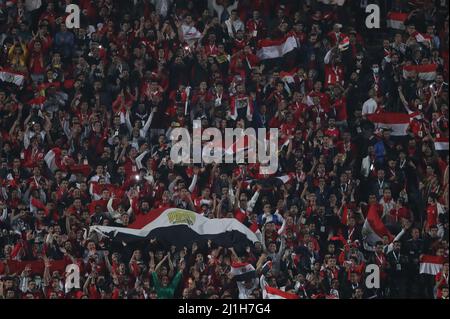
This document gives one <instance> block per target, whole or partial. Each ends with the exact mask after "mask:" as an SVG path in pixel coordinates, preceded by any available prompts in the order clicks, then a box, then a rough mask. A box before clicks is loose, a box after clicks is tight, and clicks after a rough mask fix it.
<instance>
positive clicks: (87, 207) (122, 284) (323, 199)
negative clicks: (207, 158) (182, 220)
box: [0, 0, 449, 299]
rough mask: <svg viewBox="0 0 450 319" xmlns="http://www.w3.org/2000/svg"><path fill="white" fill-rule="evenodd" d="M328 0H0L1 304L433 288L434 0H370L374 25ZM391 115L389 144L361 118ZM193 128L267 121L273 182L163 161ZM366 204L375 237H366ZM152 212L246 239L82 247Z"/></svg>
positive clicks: (438, 239)
mask: <svg viewBox="0 0 450 319" xmlns="http://www.w3.org/2000/svg"><path fill="white" fill-rule="evenodd" d="M70 2H72V3H76V4H78V5H79V6H80V8H81V25H80V28H74V29H67V27H66V24H65V20H66V16H67V13H66V12H65V6H66V5H67V4H68V3H70ZM329 2H330V1H312V0H311V1H289V0H285V1H282V0H280V1H272V0H265V1H258V0H252V1H250V0H247V1H244V0H240V1H237V0H234V1H233V0H222V1H219V0H212V1H211V0H210V1H207V0H203V1H202V0H197V1H180V0H153V1H151V0H135V1H131V0H128V1H126V0H121V1H118V0H117V1H114V0H99V1H89V0H80V1H48V0H42V1H40V0H37V1H23V0H9V1H6V0H0V44H1V51H0V130H1V134H0V149H1V150H0V152H1V167H0V187H1V192H0V246H1V252H0V279H1V280H0V298H6V299H12V298H23V299H32V298H58V299H62V298H89V299H101V298H103V299H108V298H112V299H119V298H128V299H131V298H136V299H156V298H185V299H187V298H209V299H214V298H220V299H226V298H241V299H252V298H263V297H267V290H266V286H265V285H268V286H270V287H273V288H276V289H279V290H280V291H284V292H287V293H290V294H295V295H296V296H297V297H298V298H306V299H313V298H339V299H345V298H355V299H358V298H436V299H448V271H449V269H448V267H449V264H448V248H449V245H448V236H449V235H448V207H449V205H448V195H449V194H448V174H449V171H448V154H447V153H448V84H447V82H446V81H448V36H449V34H448V32H449V24H448V23H449V21H448V12H447V10H448V2H446V1H418V0H417V1H408V2H407V1H386V2H388V4H385V5H382V6H381V14H382V18H383V20H382V21H381V29H378V30H369V29H367V28H366V27H365V22H364V21H365V17H366V15H367V14H366V13H365V10H364V7H363V6H361V4H362V3H364V1H337V4H329ZM379 2H380V1H379ZM392 12H396V13H399V14H398V16H401V17H403V18H402V19H403V20H395V19H394V16H393V15H391V16H390V17H392V19H391V20H390V21H391V22H392V21H394V20H395V21H396V22H398V21H400V22H399V23H402V24H403V26H404V28H400V29H396V28H393V27H392V26H393V23H391V24H390V25H387V24H386V21H385V20H386V17H387V16H388V13H392ZM288 37H294V38H295V41H296V44H295V45H294V49H293V50H292V51H290V52H288V53H286V54H284V55H283V56H281V57H279V58H276V59H262V58H261V56H260V55H258V52H259V50H260V49H261V40H263V41H265V40H267V39H272V40H274V41H275V40H280V39H286V38H288ZM344 39H348V43H347V44H346V43H344V42H343V40H344ZM428 65H433V66H434V68H432V69H431V71H429V70H428V69H426V68H425V67H423V66H428ZM427 70H428V71H427ZM424 72H425V73H426V72H431V73H432V74H431V75H430V74H428V73H427V74H425V73H424ZM187 87H190V88H191V89H190V92H189V90H186V88H187ZM188 92H189V93H188ZM242 100H245V101H249V102H248V103H247V105H245V103H244V104H242V103H238V102H239V101H242ZM249 104H251V112H248V110H246V107H247V108H249V107H250V106H249ZM391 113H396V114H397V115H398V114H401V116H399V118H404V116H406V115H408V116H410V121H409V123H407V125H406V128H405V130H406V133H405V134H404V135H402V134H394V133H397V132H395V130H396V129H397V128H398V126H401V125H402V124H404V123H393V122H391V123H390V124H393V125H391V126H392V130H389V129H383V128H380V127H379V125H377V121H376V120H374V119H378V118H382V117H383V114H391ZM374 115H375V116H376V117H374ZM194 119H201V121H202V127H203V129H204V128H206V127H217V128H219V129H220V130H222V131H223V130H224V129H225V128H227V127H236V126H239V127H254V128H260V127H265V128H270V127H273V128H279V132H280V152H279V154H278V157H279V168H278V171H277V173H276V174H274V175H273V176H263V175H261V174H260V173H259V170H258V167H259V165H258V164H248V165H234V164H214V165H212V164H209V165H179V164H174V163H173V161H171V159H170V147H171V141H170V140H169V134H170V131H171V129H173V128H176V127H187V128H189V129H190V130H192V121H193V120H194ZM394 122H395V121H394ZM445 143H446V144H445ZM445 145H446V146H445ZM49 156H50V157H51V158H52V160H50V161H49V160H48V159H49ZM274 176H278V177H280V176H290V178H289V180H288V181H287V182H286V183H270V182H267V181H270V178H271V177H272V178H273V177H274ZM371 205H376V207H377V213H378V214H379V218H380V219H381V220H382V223H383V224H384V225H385V227H386V228H387V229H388V230H389V234H388V235H385V236H381V241H377V242H376V243H372V244H369V242H368V241H367V240H366V236H367V234H366V233H365V231H363V229H364V227H363V225H364V223H365V222H366V217H367V215H368V211H369V208H370V207H372V206H371ZM170 207H178V208H183V209H188V210H192V211H196V212H197V213H198V214H202V215H203V216H206V217H208V218H227V217H231V218H237V219H238V220H239V221H240V222H242V223H243V224H244V225H246V226H247V227H249V228H250V229H252V230H253V231H254V232H258V233H259V232H260V236H261V238H262V240H261V243H257V244H255V245H250V246H248V247H246V248H245V249H244V250H242V251H238V250H237V249H236V250H235V249H233V248H232V247H220V246H218V245H216V244H215V243H214V242H211V241H208V242H207V243H204V242H203V243H200V242H199V243H193V244H192V245H191V244H189V245H187V246H186V247H176V246H172V247H164V246H163V245H161V243H159V242H158V238H152V239H151V240H150V241H149V242H146V243H143V244H142V245H141V246H140V247H139V248H136V247H124V246H122V247H121V246H120V245H119V246H114V245H112V243H111V242H109V241H107V240H105V241H93V240H91V239H90V238H89V235H88V234H89V226H92V225H109V226H118V227H127V226H128V225H129V224H130V223H132V222H133V221H134V220H135V219H136V218H137V217H138V216H139V215H142V214H151V213H152V210H153V209H157V208H170ZM375 231H376V230H375ZM424 256H427V258H429V260H431V264H430V265H431V266H430V267H434V266H436V265H438V270H437V271H431V272H429V271H427V270H425V271H422V268H423V265H424V264H425V259H424ZM72 263H74V264H77V265H78V266H79V268H80V270H81V275H80V280H81V286H80V288H79V289H71V290H70V291H68V290H66V289H65V277H66V275H67V273H66V272H65V270H66V266H67V265H69V264H72ZM239 263H240V264H243V265H247V264H248V263H249V264H251V265H252V267H253V268H254V270H255V272H256V274H255V276H254V278H253V279H250V280H246V281H237V280H236V279H235V278H234V276H233V274H234V272H233V271H231V269H232V267H231V266H232V265H233V264H234V265H236V264H239ZM370 264H376V265H378V266H379V267H380V268H379V269H380V287H379V288H376V287H375V288H374V287H370V286H368V285H367V284H366V276H367V275H368V273H366V265H370Z"/></svg>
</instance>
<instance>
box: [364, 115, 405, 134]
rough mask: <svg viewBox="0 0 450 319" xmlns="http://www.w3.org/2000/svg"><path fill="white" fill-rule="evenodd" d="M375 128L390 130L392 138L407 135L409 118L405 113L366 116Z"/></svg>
mask: <svg viewBox="0 0 450 319" xmlns="http://www.w3.org/2000/svg"><path fill="white" fill-rule="evenodd" d="M367 119H368V120H369V121H371V122H372V123H373V124H374V125H375V128H377V129H378V128H382V129H390V130H391V131H392V132H391V134H392V135H393V136H404V135H407V132H408V127H409V123H410V121H411V116H410V115H408V114H405V113H389V112H385V113H373V114H369V115H367Z"/></svg>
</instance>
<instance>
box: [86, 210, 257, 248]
mask: <svg viewBox="0 0 450 319" xmlns="http://www.w3.org/2000/svg"><path fill="white" fill-rule="evenodd" d="M89 235H90V236H92V238H93V239H95V238H96V237H97V239H98V240H101V239H102V238H109V239H110V240H112V241H113V242H118V243H125V244H128V243H139V242H142V241H145V240H148V239H151V238H156V239H157V240H158V242H159V243H161V244H162V245H167V246H170V245H175V246H177V247H185V246H188V245H190V244H192V243H193V242H197V243H199V242H204V243H206V242H207V241H208V240H212V241H213V242H214V243H216V244H217V245H219V246H222V247H235V248H236V247H241V248H245V247H247V246H248V245H251V244H254V243H255V242H257V241H258V238H257V237H256V235H255V233H254V232H252V231H251V230H250V229H249V228H248V227H246V226H245V225H244V224H242V223H241V222H239V221H238V220H237V219H235V218H218V219H209V218H206V217H203V216H202V215H200V214H198V213H196V212H193V211H189V210H184V209H179V208H169V209H166V208H160V209H155V210H152V211H150V212H149V213H148V214H145V215H139V216H137V218H136V221H135V222H133V223H132V224H130V225H129V227H128V228H125V227H109V226H91V227H90V229H89Z"/></svg>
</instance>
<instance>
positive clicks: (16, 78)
mask: <svg viewBox="0 0 450 319" xmlns="http://www.w3.org/2000/svg"><path fill="white" fill-rule="evenodd" d="M0 80H1V81H3V82H8V83H12V84H15V85H17V86H22V84H23V83H24V82H25V76H24V75H23V74H20V73H16V72H12V71H7V70H4V69H2V70H0Z"/></svg>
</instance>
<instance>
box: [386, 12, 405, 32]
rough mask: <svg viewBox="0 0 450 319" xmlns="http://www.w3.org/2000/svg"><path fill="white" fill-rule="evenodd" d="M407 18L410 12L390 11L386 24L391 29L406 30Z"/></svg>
mask: <svg viewBox="0 0 450 319" xmlns="http://www.w3.org/2000/svg"><path fill="white" fill-rule="evenodd" d="M406 19H408V13H402V12H388V14H387V20H386V26H387V27H388V28H391V29H396V30H405V28H406V27H405V21H406Z"/></svg>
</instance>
